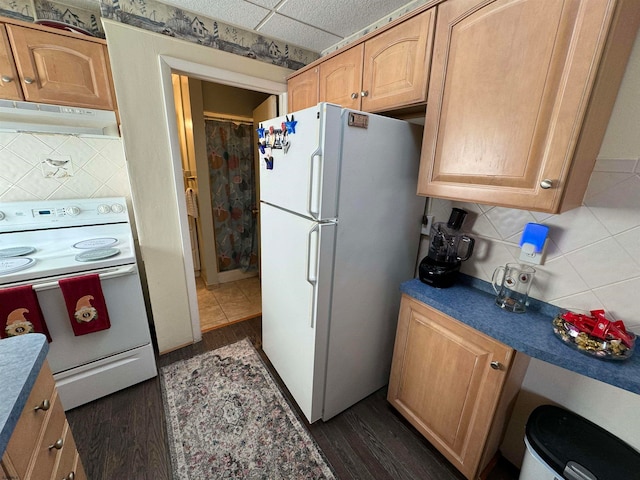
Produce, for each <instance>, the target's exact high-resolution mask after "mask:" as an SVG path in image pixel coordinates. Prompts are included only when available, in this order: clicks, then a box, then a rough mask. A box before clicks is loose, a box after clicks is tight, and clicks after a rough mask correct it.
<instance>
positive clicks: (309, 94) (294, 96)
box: [287, 67, 318, 112]
mask: <svg viewBox="0 0 640 480" xmlns="http://www.w3.org/2000/svg"><path fill="white" fill-rule="evenodd" d="M317 103H318V67H315V68H312V69H310V70H306V71H304V72H302V73H301V74H300V75H296V76H295V77H292V78H290V79H289V81H288V82H287V105H288V110H289V112H295V111H296V110H302V109H304V108H308V107H313V106H314V105H316V104H317Z"/></svg>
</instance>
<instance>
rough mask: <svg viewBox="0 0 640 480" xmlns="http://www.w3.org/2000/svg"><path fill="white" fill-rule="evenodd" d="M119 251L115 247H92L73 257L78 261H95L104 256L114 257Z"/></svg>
mask: <svg viewBox="0 0 640 480" xmlns="http://www.w3.org/2000/svg"><path fill="white" fill-rule="evenodd" d="M119 253H120V250H119V249H117V248H94V249H92V250H87V251H86V252H82V253H79V254H78V255H76V257H75V258H76V260H77V261H78V262H95V261H96V260H104V259H105V258H110V257H114V256H116V255H118V254H119Z"/></svg>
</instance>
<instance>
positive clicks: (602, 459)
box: [526, 405, 640, 480]
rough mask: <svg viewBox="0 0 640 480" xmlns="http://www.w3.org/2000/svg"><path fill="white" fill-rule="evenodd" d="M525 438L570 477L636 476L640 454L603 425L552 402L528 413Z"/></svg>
mask: <svg viewBox="0 0 640 480" xmlns="http://www.w3.org/2000/svg"><path fill="white" fill-rule="evenodd" d="M526 437H527V440H528V441H529V444H530V445H531V447H532V448H533V449H534V450H535V452H536V453H537V454H538V455H539V456H540V457H541V458H542V459H543V460H544V461H545V462H547V464H548V465H549V466H550V467H551V468H553V469H554V470H556V471H557V472H559V473H562V475H563V477H564V478H566V479H570V480H574V479H575V480H578V479H580V480H596V479H597V480H606V479H612V480H613V479H615V480H621V479H631V478H638V475H639V474H640V453H639V452H638V451H637V450H635V449H633V448H632V447H631V446H630V445H628V444H627V443H625V442H623V441H622V440H620V439H619V438H618V437H616V436H615V435H613V434H612V433H610V432H607V431H606V430H604V429H603V428H602V427H599V426H598V425H596V424H595V423H593V422H591V421H589V420H587V419H586V418H583V417H581V416H580V415H577V414H576V413H573V412H570V411H569V410H565V409H564V408H561V407H556V406H554V405H541V406H539V407H537V408H536V409H535V410H534V411H533V412H532V413H531V415H530V416H529V420H528V421H527V425H526Z"/></svg>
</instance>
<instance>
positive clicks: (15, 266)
mask: <svg viewBox="0 0 640 480" xmlns="http://www.w3.org/2000/svg"><path fill="white" fill-rule="evenodd" d="M34 263H36V261H35V259H33V258H30V257H6V258H5V257H3V258H0V276H1V275H7V274H9V273H14V272H19V271H20V270H26V269H27V268H29V267H31V266H32V265H33V264H34Z"/></svg>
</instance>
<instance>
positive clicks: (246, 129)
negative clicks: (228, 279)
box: [205, 118, 258, 272]
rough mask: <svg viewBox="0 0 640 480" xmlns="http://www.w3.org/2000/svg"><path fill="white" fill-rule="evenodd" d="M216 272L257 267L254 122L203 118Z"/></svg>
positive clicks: (248, 269) (255, 269)
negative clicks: (216, 260) (254, 213)
mask: <svg viewBox="0 0 640 480" xmlns="http://www.w3.org/2000/svg"><path fill="white" fill-rule="evenodd" d="M205 133H206V137H207V158H208V161H209V177H210V181H211V205H212V208H213V224H214V234H215V241H216V252H217V255H218V271H220V272H226V271H229V270H235V269H238V268H239V269H241V270H242V271H244V272H251V271H257V269H258V235H257V232H256V218H255V216H254V215H253V214H252V209H254V208H255V205H256V192H255V188H254V185H255V183H254V178H255V172H254V160H253V155H254V153H253V145H254V142H253V125H252V124H250V123H241V122H234V121H228V120H219V119H212V118H205Z"/></svg>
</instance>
